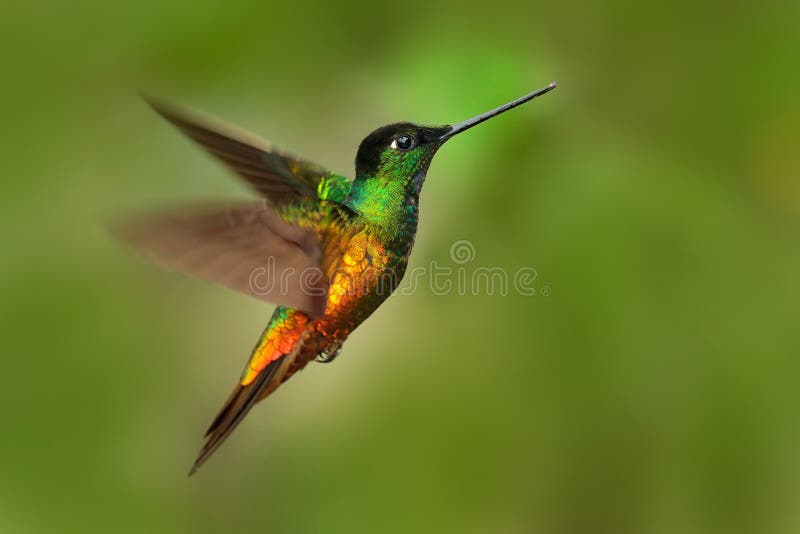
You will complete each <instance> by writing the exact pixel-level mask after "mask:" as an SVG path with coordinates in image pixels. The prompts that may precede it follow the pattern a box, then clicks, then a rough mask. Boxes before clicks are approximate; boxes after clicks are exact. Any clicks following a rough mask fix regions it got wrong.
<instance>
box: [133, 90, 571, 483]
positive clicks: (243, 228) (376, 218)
mask: <svg viewBox="0 0 800 534" xmlns="http://www.w3.org/2000/svg"><path fill="white" fill-rule="evenodd" d="M555 87H556V84H555V83H551V84H549V85H547V86H546V87H543V88H541V89H538V90H536V91H533V92H531V93H528V94H526V95H524V96H522V97H520V98H517V99H515V100H512V101H511V102H508V103H506V104H504V105H502V106H500V107H497V108H495V109H492V110H491V111H487V112H485V113H482V114H480V115H478V116H475V117H473V118H470V119H467V120H465V121H462V122H458V123H456V124H452V125H444V126H424V125H420V124H415V123H411V122H398V123H394V124H389V125H386V126H381V127H380V128H378V129H376V130H374V131H373V132H372V133H370V134H369V135H367V136H366V137H365V138H364V140H363V141H361V144H360V145H359V147H358V151H357V153H356V158H355V178H354V179H352V180H350V179H349V178H347V177H345V176H342V175H339V174H336V173H334V172H331V171H329V170H327V169H326V168H324V167H322V166H320V165H317V164H315V163H312V162H310V161H307V160H305V159H301V158H299V157H297V156H294V155H292V154H290V153H288V152H286V151H284V150H283V149H281V148H279V147H276V146H274V145H272V144H271V143H269V142H266V141H264V140H261V139H259V138H258V137H255V136H253V135H251V134H249V133H247V132H244V131H241V130H238V129H236V128H234V127H232V126H229V125H227V124H224V123H222V122H220V121H217V120H213V119H209V118H206V117H201V116H199V115H197V114H196V113H191V112H188V111H186V110H184V109H182V108H179V107H176V106H174V105H170V104H167V103H164V102H162V101H160V100H156V99H153V98H151V97H148V96H144V98H145V100H146V101H147V102H148V103H149V104H150V105H151V106H152V108H153V109H154V110H155V111H156V112H157V113H158V114H160V115H161V116H162V117H164V118H165V119H166V120H168V121H169V122H171V123H172V124H173V125H174V126H175V127H177V128H178V130H180V131H181V132H183V133H184V134H185V135H187V136H188V137H189V138H190V139H192V140H193V141H195V142H197V143H198V144H199V145H200V146H201V147H202V148H203V149H205V150H206V151H207V152H209V153H210V154H211V155H212V156H213V157H215V158H216V159H218V160H219V161H221V162H222V163H223V164H224V165H225V166H227V167H228V168H229V169H230V170H231V171H233V172H234V173H235V174H236V175H238V176H239V177H240V178H241V179H243V180H244V182H246V183H247V184H248V185H249V186H251V187H252V188H253V189H254V190H255V192H256V193H258V195H259V197H260V199H259V201H242V202H238V203H235V204H227V205H225V206H220V205H214V204H211V205H203V206H199V207H198V206H195V207H192V208H188V209H179V210H172V211H170V212H169V213H165V214H160V215H155V216H150V217H148V218H144V219H141V220H140V221H137V222H135V223H133V224H129V225H127V226H126V227H125V228H124V229H123V230H122V234H123V238H125V239H126V240H127V241H128V242H129V243H131V244H132V245H134V246H135V247H137V248H139V249H140V250H141V251H142V252H144V253H145V254H146V255H149V256H150V257H151V258H152V259H153V260H154V261H156V262H157V263H161V264H162V265H163V266H165V267H167V268H171V269H173V270H178V271H181V272H184V273H186V274H189V275H192V276H196V277H199V278H202V279H206V280H209V281H212V282H216V283H219V284H222V285H224V286H227V287H229V288H231V289H234V290H237V291H240V292H242V293H245V294H248V295H250V296H252V297H255V298H258V299H260V300H262V301H266V302H271V303H272V304H276V305H277V308H276V309H275V310H274V312H273V314H272V317H271V318H270V320H269V323H268V324H267V326H266V328H265V329H264V331H263V333H262V334H261V337H260V338H259V340H258V342H257V343H256V345H255V347H254V348H253V351H252V353H251V355H250V358H249V359H248V361H247V364H246V365H245V368H244V371H243V372H242V374H241V376H240V378H239V380H238V382H237V383H236V385H235V386H234V388H233V391H232V392H231V393H230V395H229V396H228V398H227V400H226V401H225V403H224V404H223V406H222V408H221V409H220V410H219V413H217V415H216V417H215V418H214V420H213V421H212V423H211V425H210V426H209V428H208V430H207V431H206V434H205V439H204V443H203V445H202V448H201V449H200V452H199V454H198V456H197V459H196V460H195V462H194V464H193V465H192V467H191V470H190V471H189V475H192V474H193V473H194V472H195V471H197V469H198V468H199V467H200V466H201V465H203V463H205V461H206V460H208V458H209V457H210V456H211V454H213V453H214V451H216V450H217V448H218V447H219V446H220V445H221V444H222V443H223V442H224V441H225V440H226V438H228V436H230V434H231V433H232V432H233V431H234V430H235V429H236V427H237V426H238V425H239V423H241V422H242V420H243V419H244V418H245V416H246V415H247V414H248V413H249V412H250V409H251V408H252V407H253V406H254V405H255V404H256V403H258V402H259V401H261V400H263V399H265V398H266V397H268V396H269V395H270V394H271V393H273V392H274V391H275V390H276V389H277V388H278V387H279V386H280V385H281V384H283V383H284V382H286V381H287V380H288V379H289V378H291V377H292V376H293V375H294V374H296V373H297V372H298V371H300V370H302V369H303V368H304V367H305V366H306V365H307V364H308V363H309V362H311V361H318V362H323V363H328V362H331V361H333V360H334V359H335V358H336V357H337V356H338V355H339V353H340V350H341V347H342V344H343V343H344V341H345V340H346V339H347V337H348V336H349V334H350V333H351V332H352V331H353V330H354V329H355V328H356V327H357V326H358V325H360V324H361V323H362V322H363V321H364V320H365V319H367V318H368V317H369V316H370V315H371V314H372V313H373V312H374V311H375V310H376V309H377V308H378V307H379V306H380V305H381V304H382V303H383V301H384V300H386V298H387V297H388V296H389V295H390V294H391V293H392V291H394V290H395V289H396V288H397V287H398V285H399V283H400V281H401V279H402V277H403V274H404V273H405V270H406V266H407V265H408V259H409V255H410V253H411V249H412V247H413V245H414V238H415V235H416V231H417V223H418V219H419V197H420V191H421V189H422V185H423V183H424V182H425V177H426V174H427V172H428V167H429V166H430V163H431V159H432V158H433V156H434V155H435V154H436V152H437V151H438V150H439V148H440V147H441V146H442V145H443V144H444V143H445V142H447V141H448V140H449V139H451V138H453V137H454V136H456V135H458V134H460V133H462V132H465V131H466V130H469V129H470V128H472V127H473V126H476V125H478V124H480V123H482V122H484V121H486V120H489V119H491V118H492V117H496V116H497V115H500V114H501V113H504V112H506V111H508V110H510V109H512V108H515V107H517V106H519V105H521V104H524V103H525V102H528V101H530V100H532V99H534V98H536V97H538V96H541V95H543V94H545V93H547V92H549V91H551V90H552V89H554V88H555Z"/></svg>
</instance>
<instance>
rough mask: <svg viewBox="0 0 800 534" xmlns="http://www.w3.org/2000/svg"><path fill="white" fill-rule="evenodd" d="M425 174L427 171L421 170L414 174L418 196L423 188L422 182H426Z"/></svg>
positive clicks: (415, 189)
mask: <svg viewBox="0 0 800 534" xmlns="http://www.w3.org/2000/svg"><path fill="white" fill-rule="evenodd" d="M425 174H426V173H425V171H419V172H418V173H417V174H415V175H414V178H412V180H413V183H414V191H415V192H416V193H417V196H419V192H420V190H421V189H422V184H423V183H425Z"/></svg>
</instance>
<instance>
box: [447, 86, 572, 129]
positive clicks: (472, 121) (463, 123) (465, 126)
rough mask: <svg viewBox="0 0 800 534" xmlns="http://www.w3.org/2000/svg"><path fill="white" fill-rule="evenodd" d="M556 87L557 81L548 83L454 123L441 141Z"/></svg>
mask: <svg viewBox="0 0 800 534" xmlns="http://www.w3.org/2000/svg"><path fill="white" fill-rule="evenodd" d="M556 87H557V85H556V82H553V83H551V84H550V85H548V86H547V87H543V88H542V89H537V90H536V91H534V92H532V93H528V94H527V95H525V96H521V97H519V98H517V99H516V100H512V101H511V102H509V103H508V104H503V105H502V106H500V107H499V108H496V109H493V110H491V111H487V112H486V113H482V114H480V115H478V116H477V117H472V118H471V119H467V120H465V121H461V122H459V123H457V124H454V125H452V126H451V127H450V131H449V132H447V133H446V134H444V135H442V136H441V137H439V141H440V142H442V143H443V142H445V141H447V140H448V139H450V138H451V137H453V136H454V135H456V134H459V133H461V132H463V131H464V130H469V129H470V128H472V127H473V126H475V125H476V124H480V123H482V122H483V121H486V120H489V119H491V118H492V117H495V116H497V115H500V114H501V113H504V112H506V111H508V110H509V109H511V108H515V107H517V106H519V105H520V104H524V103H525V102H527V101H528V100H533V99H534V98H536V97H537V96H542V95H543V94H545V93H547V92H549V91H552V90H553V89H555V88H556Z"/></svg>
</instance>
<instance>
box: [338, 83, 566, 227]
mask: <svg viewBox="0 0 800 534" xmlns="http://www.w3.org/2000/svg"><path fill="white" fill-rule="evenodd" d="M555 87H556V84H555V83H551V84H550V85H548V86H547V87H544V88H542V89H539V90H537V91H533V92H532V93H529V94H527V95H525V96H522V97H520V98H518V99H516V100H513V101H511V102H508V103H507V104H504V105H502V106H500V107H498V108H496V109H493V110H491V111H487V112H486V113H483V114H481V115H478V116H476V117H473V118H471V119H467V120H465V121H462V122H459V123H456V124H453V125H446V126H423V125H419V124H414V123H410V122H398V123H394V124H389V125H386V126H381V127H380V128H378V129H377V130H375V131H373V132H372V133H370V134H369V135H368V136H367V137H365V138H364V140H363V141H361V145H359V147H358V153H357V154H356V179H355V182H354V183H353V188H352V189H351V193H350V197H349V198H348V201H347V202H346V203H347V204H348V205H349V206H350V207H351V208H353V209H354V210H355V211H357V212H360V213H362V214H365V215H367V216H371V217H372V218H373V219H375V220H376V222H379V220H380V219H382V218H385V217H387V216H389V215H391V212H393V211H397V210H399V209H403V208H404V207H406V206H408V205H409V204H410V203H413V204H416V202H417V200H418V198H419V192H420V189H422V184H423V182H424V181H425V175H426V174H427V172H428V167H429V166H430V163H431V160H432V159H433V156H434V154H436V151H437V150H439V147H441V146H442V144H444V143H445V142H446V141H447V140H448V139H451V138H452V137H454V136H455V135H457V134H459V133H461V132H464V131H466V130H468V129H470V128H472V127H473V126H476V125H477V124H480V123H482V122H484V121H486V120H489V119H490V118H492V117H495V116H497V115H500V114H501V113H504V112H505V111H508V110H509V109H511V108H514V107H517V106H519V105H520V104H524V103H525V102H528V101H529V100H532V99H533V98H536V97H537V96H540V95H543V94H545V93H547V92H548V91H550V90H552V89H555Z"/></svg>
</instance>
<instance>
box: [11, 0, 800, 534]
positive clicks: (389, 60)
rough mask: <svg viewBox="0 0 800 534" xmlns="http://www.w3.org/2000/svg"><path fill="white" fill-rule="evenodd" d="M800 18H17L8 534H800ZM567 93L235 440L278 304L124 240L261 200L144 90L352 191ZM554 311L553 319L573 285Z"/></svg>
mask: <svg viewBox="0 0 800 534" xmlns="http://www.w3.org/2000/svg"><path fill="white" fill-rule="evenodd" d="M799 26H800V3H798V2H796V1H791V0H784V1H781V0H775V1H770V0H768V1H767V2H761V3H752V2H714V1H710V0H706V1H701V2H695V1H689V0H678V1H674V0H673V1H663V0H656V1H655V2H644V3H643V2H634V1H630V0H616V1H613V2H596V1H593V0H566V1H563V2H519V3H508V2H504V1H499V2H492V3H491V5H488V6H487V5H486V4H485V3H484V2H477V1H466V2H424V3H423V2H415V1H407V2H388V3H387V2H369V3H367V2H361V3H358V2H348V1H341V2H331V3H308V2H305V1H292V2H280V3H270V2H257V3H246V2H237V1H222V0H215V1H206V0H203V1H199V2H198V1H191V2H190V1H186V0H179V1H170V2H118V1H113V2H69V3H67V2H48V1H43V2H22V1H18V0H10V2H9V0H4V1H2V2H0V29H1V31H0V65H1V66H2V83H0V110H2V111H1V113H0V125H1V126H0V237H2V249H1V250H2V262H0V273H2V276H0V299H1V304H0V314H2V315H0V328H2V336H0V346H2V361H1V363H0V366H1V367H0V391H1V392H2V393H0V400H1V401H2V402H0V414H1V415H2V421H3V423H2V439H0V532H2V533H15V534H16V533H21V534H24V533H29V532H30V533H33V532H131V533H140V532H166V533H171V532H176V533H182V532H187V533H199V532H273V533H284V532H285V533H316V532H330V533H335V532H346V533H351V532H387V533H392V532H397V533H407V532H463V533H486V532H492V533H494V532H498V533H528V532H536V533H547V534H559V533H570V534H571V533H575V534H596V533H615V534H620V533H632V534H644V533H648V534H649V533H653V534H675V533H678V534H695V533H726V534H727V533H732V532H743V533H796V532H800V506H798V500H800V410H798V407H800V388H798V382H799V381H800V365H799V364H798V356H799V354H798V348H800V329H799V328H798V324H797V322H798V302H799V301H800V280H798V275H799V274H800V247H799V246H798V245H799V244H800V243H798V237H799V235H798V230H800V105H799V104H798V94H800V38H798V32H797V28H798V27H799ZM552 80H557V81H558V82H559V85H560V86H559V88H558V89H557V90H556V91H555V92H553V93H551V94H549V95H547V96H546V97H543V98H542V99H540V100H537V101H536V102H534V103H531V104H528V105H526V106H525V107H524V108H520V109H519V110H515V111H513V112H511V113H509V114H506V115H504V116H503V117H502V118H499V119H497V120H495V121H492V122H489V123H487V124H485V125H482V126H480V127H479V128H476V129H474V130H472V131H471V132H470V133H469V134H465V135H463V136H461V137H459V138H458V139H457V140H455V141H453V142H452V143H450V144H448V145H447V146H446V147H445V148H444V149H443V150H442V151H441V152H440V153H439V155H438V156H437V158H436V160H435V161H434V163H433V165H432V168H431V171H430V173H429V177H428V182H427V184H426V186H425V190H424V192H423V195H422V219H421V225H420V231H419V236H418V240H417V246H416V249H415V252H414V254H413V257H412V263H411V265H412V267H414V266H424V265H427V264H429V263H430V262H431V261H438V262H439V263H440V264H442V265H448V264H450V265H452V262H451V260H450V257H449V251H450V246H451V244H452V243H453V242H454V241H456V240H460V239H466V240H469V241H470V242H472V243H473V244H474V246H475V252H476V257H475V259H474V261H473V262H472V263H471V264H470V265H469V266H472V265H475V266H478V265H481V266H498V267H502V268H505V269H509V270H511V271H514V270H516V269H518V268H520V267H524V266H531V267H534V268H535V269H536V270H537V272H538V277H537V279H536V284H535V285H536V287H537V288H538V289H539V292H538V293H537V294H536V295H535V296H533V297H523V296H519V295H514V294H511V295H508V296H506V297H502V296H499V295H487V294H480V295H465V296H459V295H456V294H451V295H449V296H439V295H436V294H434V292H432V291H431V290H430V289H428V288H426V287H421V288H420V289H419V290H418V291H416V292H414V294H413V295H406V296H397V297H393V298H392V299H390V300H389V301H388V302H387V303H386V304H385V305H384V306H383V307H382V308H381V309H380V310H379V311H378V312H377V313H376V314H375V315H374V316H373V317H372V318H371V319H370V320H369V321H368V322H367V323H366V324H365V325H363V327H362V328H360V329H359V330H357V331H356V332H355V333H354V334H353V335H352V337H351V338H350V340H349V342H348V343H347V344H346V346H345V350H344V353H343V355H342V356H341V357H340V358H339V359H338V360H337V361H336V362H335V363H333V364H331V365H329V366H322V365H316V364H314V365H311V366H310V367H309V368H307V369H306V370H305V371H304V372H303V373H302V374H301V375H300V376H299V377H298V378H296V379H294V380H292V381H291V382H290V383H289V384H288V385H287V386H286V387H285V388H282V389H281V390H280V391H279V392H278V393H277V394H276V395H275V396H274V397H272V398H270V400H269V402H267V403H264V404H262V405H260V406H259V407H258V408H257V409H255V410H254V411H253V412H252V413H251V415H250V417H248V418H247V420H246V421H245V423H244V424H243V425H242V426H241V427H240V428H239V429H238V430H237V432H236V433H235V434H234V435H233V437H232V438H231V439H230V440H229V441H228V442H227V443H226V444H225V446H224V447H223V448H221V449H220V451H219V452H218V454H217V455H215V456H214V457H213V459H212V460H211V461H210V462H209V463H208V464H207V465H206V466H205V467H204V468H203V469H202V470H201V471H200V472H199V474H198V475H197V476H195V477H192V478H191V479H190V478H187V477H186V472H187V470H188V468H189V466H190V464H191V462H192V460H193V459H194V456H195V453H196V451H197V449H198V447H199V446H200V444H201V437H202V432H203V431H204V430H205V428H206V425H207V424H208V422H209V421H210V419H211V417H212V416H213V415H214V414H215V413H216V410H217V409H218V407H219V405H220V404H221V403H222V401H223V400H224V399H225V397H226V396H227V394H228V393H229V390H230V388H231V387H232V386H233V383H234V381H235V380H236V379H237V377H238V375H239V372H240V370H241V367H242V366H243V364H244V362H245V360H246V358H247V356H248V354H249V351H250V349H251V347H252V345H253V344H254V342H255V340H256V339H257V337H258V335H259V333H260V331H261V328H262V327H263V325H264V324H265V322H266V320H267V318H268V316H269V314H270V313H271V308H270V307H269V306H266V305H264V304H262V303H259V302H254V301H251V300H248V299H247V298H246V297H243V296H240V295H238V294H234V293H231V292H228V291H226V290H224V289H220V288H217V287H213V286H211V285H209V284H206V283H203V282H199V281H195V280H190V279H187V278H184V277H181V276H179V275H175V274H170V273H164V272H161V271H158V270H156V269H155V268H153V267H151V266H150V265H148V264H146V263H145V262H144V261H142V260H140V259H139V258H138V257H137V256H135V255H133V254H131V252H130V251H128V250H126V249H125V248H124V247H122V246H120V245H119V244H117V243H116V242H114V241H113V239H112V238H111V237H110V236H109V234H108V233H107V231H106V229H105V226H104V225H105V222H106V221H108V220H109V219H113V218H114V217H117V216H120V215H124V214H128V213H136V212H140V211H142V210H148V209H151V208H153V207H156V206H161V205H165V204H173V203H176V202H180V201H182V200H193V199H208V198H218V197H221V198H243V197H246V196H247V195H248V194H249V193H248V191H247V189H246V188H245V187H244V186H242V185H241V184H239V183H238V182H237V181H236V180H234V179H231V178H230V177H229V176H228V175H226V172H225V171H224V170H223V169H222V168H221V167H220V166H219V165H217V164H216V163H215V162H213V161H212V160H210V159H209V158H208V157H207V156H205V155H204V154H203V153H201V152H200V151H199V150H197V149H196V148H195V147H193V146H192V145H191V144H190V142H188V141H186V140H184V139H183V138H181V137H180V136H179V135H178V134H177V133H176V132H175V131H174V130H172V129H171V128H170V127H169V126H168V125H167V124H165V123H164V122H163V121H162V120H160V119H159V118H158V117H157V116H156V115H155V114H154V113H152V111H151V110H149V109H148V108H147V107H146V106H145V105H143V103H142V101H141V100H140V99H139V97H138V96H137V90H139V89H143V90H147V91H150V92H153V93H155V94H158V95H161V96H163V97H165V98H168V99H171V100H174V101H177V102H181V103H183V104H186V105H190V106H193V107H196V108H199V109H203V110H206V111H208V112H211V113H213V114H215V115H217V116H220V117H223V118H225V119H227V120H229V121H232V122H234V123H237V124H240V125H241V126H243V127H245V128H247V129H250V130H252V131H255V132H257V133H259V134H261V135H264V136H266V137H269V138H271V139H273V140H275V141H277V142H279V143H281V144H283V145H284V146H287V147H289V148H291V149H293V150H295V151H297V152H299V153H301V154H304V155H306V156H307V157H309V158H311V159H314V160H316V161H319V162H321V163H324V164H326V165H329V166H330V167H331V168H332V169H334V170H336V171H339V172H343V173H348V174H351V172H352V159H353V156H354V154H355V148H356V146H357V144H358V142H359V141H360V139H361V138H362V137H363V136H364V135H365V134H366V133H368V132H369V131H370V130H372V129H373V128H374V127H376V126H378V125H381V124H384V123H387V122H393V121H396V120H414V121H419V122H425V123H434V124H438V123H450V122H454V121H458V120H461V119H464V118H466V117H468V116H471V115H473V114H476V113H479V112H482V111H484V110H486V109H488V108H490V107H493V106H495V105H498V104H500V103H502V102H505V101H506V100H509V99H511V98H513V97H516V96H518V95H520V94H522V93H524V92H527V91H529V90H531V89H534V88H536V87H540V86H543V85H545V84H546V83H548V82H550V81H552ZM545 286H546V287H547V288H549V291H550V293H549V295H547V296H546V295H544V294H543V293H545V291H543V289H544V288H545Z"/></svg>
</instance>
